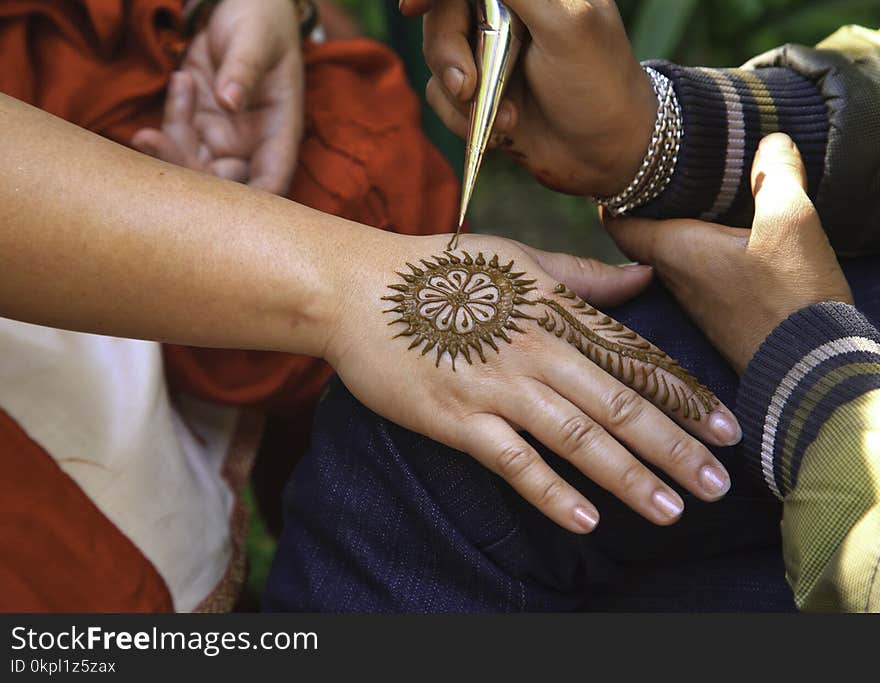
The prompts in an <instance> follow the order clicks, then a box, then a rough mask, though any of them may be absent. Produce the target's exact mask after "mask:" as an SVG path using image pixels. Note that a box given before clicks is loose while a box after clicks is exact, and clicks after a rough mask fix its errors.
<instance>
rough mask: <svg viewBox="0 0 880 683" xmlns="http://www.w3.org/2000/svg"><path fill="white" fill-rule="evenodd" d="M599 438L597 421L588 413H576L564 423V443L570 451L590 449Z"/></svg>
mask: <svg viewBox="0 0 880 683" xmlns="http://www.w3.org/2000/svg"><path fill="white" fill-rule="evenodd" d="M597 438H598V435H597V427H596V423H595V422H593V421H592V420H590V419H589V418H588V417H587V416H586V415H575V416H574V417H570V418H568V419H567V420H566V421H565V422H564V423H563V424H562V443H563V445H564V446H565V448H566V449H567V450H569V451H572V452H575V451H589V450H591V448H592V447H593V446H594V445H595V442H596V439H597Z"/></svg>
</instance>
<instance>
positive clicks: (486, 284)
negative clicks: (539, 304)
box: [383, 252, 535, 368]
mask: <svg viewBox="0 0 880 683" xmlns="http://www.w3.org/2000/svg"><path fill="white" fill-rule="evenodd" d="M462 254H463V257H458V256H456V255H455V254H453V253H451V252H446V253H445V255H444V256H435V257H434V258H433V261H430V260H425V259H423V260H422V261H421V264H422V265H421V266H414V265H412V264H409V263H408V264H407V266H408V267H409V269H410V270H411V271H412V272H411V273H398V275H399V276H400V277H401V278H402V279H403V283H399V284H393V285H389V287H390V288H391V289H393V290H394V291H395V292H396V294H394V295H393V296H386V297H383V301H390V302H392V303H394V304H396V305H395V306H394V308H391V309H389V310H387V311H385V312H386V313H397V314H399V315H400V317H399V318H398V319H396V320H394V321H392V322H391V323H389V325H396V324H405V325H406V326H407V329H406V330H404V331H402V332H400V333H399V334H398V335H397V336H398V337H412V343H411V344H410V348H411V349H413V348H416V347H417V346H420V345H423V348H422V355H426V354H427V353H429V352H431V351H432V350H436V353H437V360H436V362H437V364H438V365H439V364H440V359H441V358H442V357H443V354H444V353H448V354H449V356H450V358H451V359H452V367H453V368H455V360H456V358H457V357H458V356H459V355H462V356H464V358H465V360H466V361H467V362H468V363H472V362H473V361H472V357H471V352H474V353H476V354H477V355H478V356H479V358H480V360H482V361H483V362H485V361H486V357H485V353H484V345H486V346H489V347H490V348H492V349H494V350H495V351H498V344H497V340H498V339H501V340H502V341H505V342H507V343H508V344H509V343H511V338H510V335H509V334H508V332H509V331H512V332H523V330H522V329H520V327H519V326H518V325H517V324H516V322H515V321H514V319H516V318H530V316H527V315H525V314H523V313H522V312H521V311H518V310H517V306H520V305H533V304H532V302H531V301H528V300H527V299H525V298H523V296H524V295H525V294H527V293H528V292H531V291H533V290H534V287H532V285H533V284H534V282H535V281H534V280H524V279H523V275H524V273H513V272H511V271H512V270H513V261H511V262H510V263H508V264H507V265H501V264H500V263H499V262H498V257H497V256H494V257H493V258H492V259H490V260H489V261H486V259H485V258H484V257H483V255H482V254H478V255H477V257H476V258H474V257H472V256H471V255H470V254H468V253H467V252H462Z"/></svg>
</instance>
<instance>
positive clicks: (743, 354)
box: [606, 133, 852, 374]
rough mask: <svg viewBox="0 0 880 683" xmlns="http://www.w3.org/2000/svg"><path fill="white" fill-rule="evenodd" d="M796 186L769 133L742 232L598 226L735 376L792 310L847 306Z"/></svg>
mask: <svg viewBox="0 0 880 683" xmlns="http://www.w3.org/2000/svg"><path fill="white" fill-rule="evenodd" d="M805 186H806V172H805V170H804V166H803V162H802V161H801V157H800V154H799V153H798V151H797V148H796V147H795V146H794V143H792V141H791V139H790V138H789V137H788V136H786V135H783V134H781V133H776V134H773V135H770V136H768V137H767V138H765V139H764V141H763V142H762V143H761V146H760V148H759V151H758V155H757V157H756V159H755V163H754V166H753V168H752V188H753V192H754V195H755V220H754V223H753V225H752V230H751V231H748V230H739V229H734V228H727V227H724V226H720V225H714V224H710V223H702V222H699V221H690V220H670V221H659V222H655V221H649V220H640V219H620V220H613V221H607V222H606V225H607V226H608V229H609V231H610V232H611V234H612V236H613V237H614V238H615V239H616V240H617V243H618V244H619V245H620V246H621V248H622V249H623V250H624V251H625V252H626V253H627V254H629V255H630V256H631V257H632V258H634V259H638V260H639V261H642V262H644V263H651V264H653V265H654V266H655V267H656V269H657V272H658V274H659V276H660V277H661V278H662V279H663V281H664V282H665V283H666V284H667V285H668V286H669V288H670V289H671V290H672V292H673V293H674V294H675V296H676V298H677V299H678V301H679V302H680V303H681V304H682V306H684V308H685V309H686V310H687V311H688V312H689V313H690V314H691V316H692V317H693V318H694V320H695V321H696V322H697V324H698V325H700V327H702V328H703V330H704V331H705V333H706V335H707V336H708V337H709V339H710V340H711V341H712V343H713V344H714V345H715V346H716V347H717V348H718V349H719V350H720V351H721V353H723V354H724V356H725V357H726V358H727V359H728V360H729V361H730V362H731V364H732V365H733V367H734V368H735V369H736V370H737V371H738V372H739V373H740V374H742V373H743V372H744V371H745V368H746V366H747V365H748V363H749V361H750V360H751V358H752V356H754V354H755V352H756V351H757V350H758V347H759V346H760V345H761V342H762V341H763V340H764V339H765V338H766V337H767V335H768V334H770V332H772V331H773V329H774V328H775V327H776V326H777V325H779V323H781V322H782V321H783V320H785V319H786V318H787V317H788V316H789V315H791V314H792V313H794V312H796V311H798V310H800V309H801V308H804V307H806V306H810V305H812V304H815V303H819V302H821V301H845V302H848V303H852V293H851V292H850V289H849V285H848V283H847V281H846V278H845V277H844V275H843V272H842V271H841V269H840V266H839V264H838V262H837V258H836V257H835V255H834V250H833V249H832V248H831V245H830V244H829V243H828V238H827V237H826V235H825V232H824V230H823V229H822V224H821V222H820V220H819V216H818V214H817V213H816V209H815V208H814V207H813V205H812V204H811V203H810V200H809V198H808V197H807V193H806V191H805V189H804V188H805Z"/></svg>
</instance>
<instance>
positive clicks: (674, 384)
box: [382, 251, 718, 422]
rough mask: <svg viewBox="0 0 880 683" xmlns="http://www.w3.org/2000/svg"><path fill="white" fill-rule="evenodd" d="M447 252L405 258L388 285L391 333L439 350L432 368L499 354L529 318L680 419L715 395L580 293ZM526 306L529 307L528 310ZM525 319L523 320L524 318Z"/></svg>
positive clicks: (700, 410) (709, 406) (707, 405)
mask: <svg viewBox="0 0 880 683" xmlns="http://www.w3.org/2000/svg"><path fill="white" fill-rule="evenodd" d="M461 254H462V256H461V257H459V256H457V255H455V254H454V253H453V252H451V251H446V252H444V255H443V256H434V257H433V260H425V259H422V260H421V261H420V263H421V265H420V266H414V265H412V264H410V263H407V264H406V265H407V267H408V268H409V269H410V271H412V272H410V273H397V275H399V276H400V278H401V279H402V282H399V283H395V284H393V285H389V288H390V289H392V290H394V292H395V293H394V294H393V295H391V296H385V297H382V300H383V301H388V302H391V303H392V304H394V305H393V307H392V308H389V309H388V310H386V311H385V313H395V314H397V315H398V317H397V318H396V319H395V320H392V321H391V322H390V323H388V324H389V325H406V329H405V330H403V331H401V332H399V333H398V334H397V335H396V336H395V337H394V338H395V339H396V338H397V337H408V338H411V339H412V341H411V343H410V345H409V348H410V349H415V348H417V347H421V352H422V355H423V356H424V355H427V354H428V353H430V352H431V351H435V352H436V362H435V364H436V365H438V366H439V365H440V360H441V359H442V358H443V355H444V354H449V357H450V359H451V360H452V369H453V370H455V361H456V359H457V358H458V356H459V355H461V356H464V358H465V360H467V362H468V363H469V364H473V360H472V353H476V355H477V356H478V357H479V359H480V360H481V361H483V362H484V363H485V362H486V356H485V352H484V351H485V349H484V345H485V346H488V347H490V348H491V349H493V350H495V351H496V352H497V351H498V350H499V349H498V344H497V340H498V339H501V340H503V341H505V342H507V343H508V344H510V343H511V341H512V340H511V337H510V335H509V334H508V332H518V333H525V330H523V329H521V328H520V327H519V325H517V323H516V321H517V320H521V321H522V320H526V321H531V323H532V324H533V325H536V326H537V327H538V328H540V329H541V330H543V331H544V332H546V333H550V334H553V335H554V336H556V337H557V338H559V339H563V340H565V341H566V342H567V343H568V344H570V345H571V346H573V347H574V348H576V349H577V350H578V351H579V352H580V353H581V354H583V355H584V356H586V357H587V358H588V359H589V360H591V361H592V362H594V363H596V364H597V365H598V366H600V367H601V368H603V369H604V370H606V371H607V372H608V373H610V374H611V375H613V376H614V377H616V378H617V379H619V380H620V381H621V382H623V383H624V384H627V385H628V386H630V387H632V388H633V389H635V390H636V391H639V392H640V393H642V394H643V395H644V396H647V397H648V398H650V399H652V400H653V401H655V402H656V403H657V404H658V405H659V406H662V407H665V408H666V409H667V410H668V411H669V412H671V413H676V414H679V415H680V416H681V417H683V418H685V419H691V420H695V421H697V422H698V421H700V419H702V417H703V416H704V415H708V414H709V413H711V412H712V411H713V410H714V409H715V407H716V406H717V405H718V399H717V398H715V396H714V395H713V394H712V392H711V391H710V390H709V389H708V388H706V387H704V386H703V385H702V384H700V383H699V381H698V380H697V379H696V378H695V377H693V375H691V374H690V373H689V372H687V371H686V370H685V369H684V368H682V367H681V366H680V365H679V364H678V363H677V362H676V361H675V360H674V359H672V358H670V357H669V356H667V355H666V354H665V353H664V352H663V351H661V350H660V349H658V348H657V347H656V346H654V345H653V344H651V343H650V342H648V341H647V340H645V339H643V338H642V337H640V336H639V335H638V334H636V333H635V332H633V331H632V330H629V329H627V328H626V327H624V326H623V325H622V324H620V323H619V322H617V321H616V320H614V319H612V318H609V317H608V316H606V315H605V314H604V313H602V312H601V311H598V310H596V309H595V308H593V307H592V306H590V305H589V304H588V303H586V302H585V301H583V300H582V299H580V298H578V297H577V296H576V295H575V294H574V292H572V291H571V290H570V289H569V288H568V287H566V286H565V285H559V286H557V287H556V288H555V289H554V290H553V293H552V294H548V295H547V296H542V295H541V293H540V292H538V293H537V294H533V295H532V296H530V297H529V296H528V295H529V293H530V292H535V291H536V289H537V288H536V287H534V284H535V280H527V279H525V277H524V276H525V273H515V272H513V261H511V262H510V263H508V264H506V265H501V264H500V263H499V260H498V256H493V257H492V258H491V259H490V260H489V261H486V259H485V258H484V256H483V254H478V255H477V257H476V258H473V257H471V255H470V254H468V253H467V252H465V251H463V252H461ZM527 310H528V312H526V311H527ZM524 324H525V323H524Z"/></svg>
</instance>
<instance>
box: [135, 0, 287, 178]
mask: <svg viewBox="0 0 880 683" xmlns="http://www.w3.org/2000/svg"><path fill="white" fill-rule="evenodd" d="M303 80H304V75H303V60H302V53H301V45H300V35H299V17H298V16H297V12H296V8H295V5H294V3H293V2H291V1H290V0H261V2H253V1H252V0H223V2H221V3H220V4H219V5H218V6H217V7H216V9H215V10H214V12H213V14H212V15H211V18H210V21H209V23H208V25H207V27H206V28H205V29H204V30H203V31H201V32H200V33H199V34H198V35H196V37H195V38H194V39H193V42H192V45H191V46H190V48H189V51H188V52H187V55H186V59H185V60H184V63H183V66H182V67H181V70H180V71H179V72H176V73H175V74H174V75H172V77H171V83H170V84H169V88H168V94H167V101H166V104H165V117H164V120H163V122H162V129H161V130H155V129H151V128H146V129H142V130H140V131H138V132H137V133H136V134H135V136H134V137H133V138H132V141H131V144H132V146H133V147H134V148H135V149H137V150H139V151H141V152H144V153H146V154H150V155H151V156H155V157H158V158H160V159H162V160H164V161H168V162H170V163H173V164H178V165H180V166H186V167H187V168H192V169H195V170H199V171H204V172H207V173H213V174H214V175H217V176H220V177H222V178H228V179H230V180H235V181H239V182H243V183H245V182H246V183H248V184H249V185H251V186H252V187H256V188H258V189H261V190H266V191H268V192H274V193H276V194H284V193H286V191H287V189H288V188H289V186H290V181H291V178H292V177H293V172H294V168H295V166H296V156H297V151H298V149H299V143H300V139H301V137H302V130H303Z"/></svg>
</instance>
